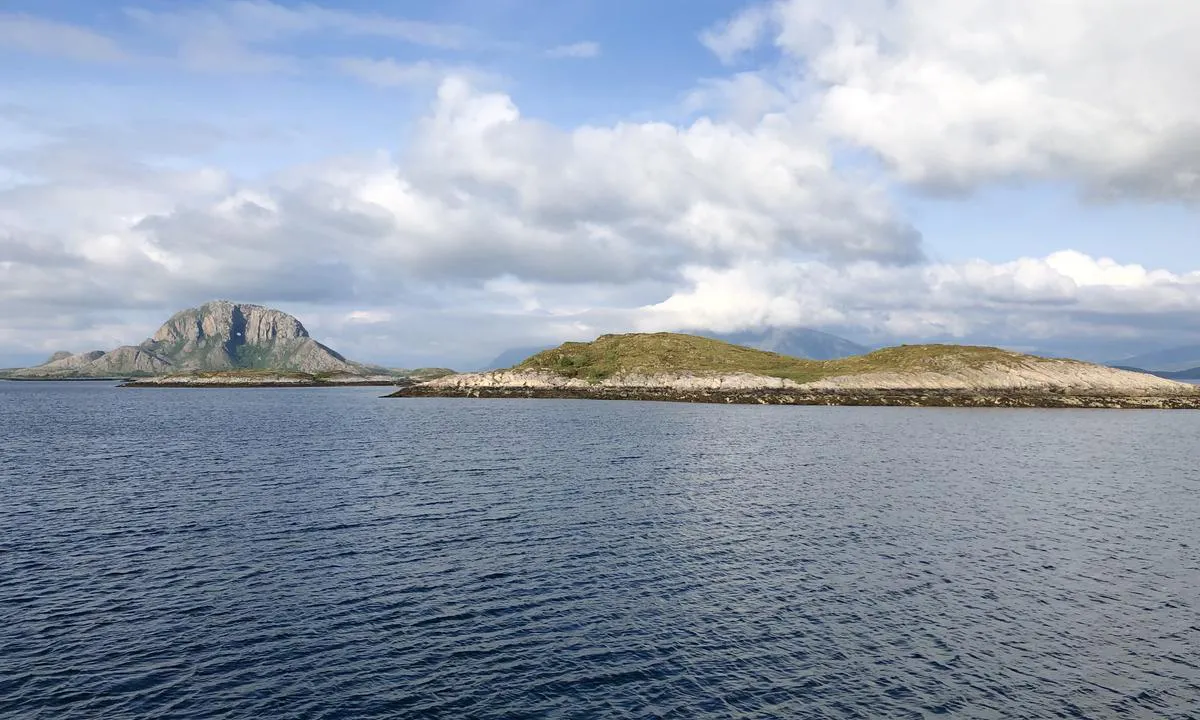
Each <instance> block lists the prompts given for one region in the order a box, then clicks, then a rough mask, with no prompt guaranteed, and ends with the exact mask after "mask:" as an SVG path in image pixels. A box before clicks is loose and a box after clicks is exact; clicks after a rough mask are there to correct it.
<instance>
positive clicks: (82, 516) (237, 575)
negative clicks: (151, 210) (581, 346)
mask: <svg viewBox="0 0 1200 720" xmlns="http://www.w3.org/2000/svg"><path fill="white" fill-rule="evenodd" d="M381 390H382V389H380V388H362V389H311V390H298V389H288V390H194V389H192V390H161V389H157V390H156V389H147V390H121V389H116V388H113V387H111V386H109V385H107V384H104V383H3V382H0V431H2V433H3V439H2V442H0V492H2V496H0V497H2V502H0V717H3V718H54V719H56V720H57V719H59V718H88V719H89V720H90V719H92V718H275V717H278V718H359V717H378V718H524V717H531V718H533V717H549V718H591V717H595V718H624V717H630V718H658V717H670V718H706V717H712V718H772V717H794V718H930V717H935V716H947V717H962V718H1018V717H1025V718H1055V717H1064V718H1194V717H1198V716H1200V468H1198V465H1197V454H1198V451H1200V413H1193V412H1185V411H1180V412H1150V411H1068V410H1051V411H1039V410H952V409H951V410H947V409H907V408H906V409H900V408H894V409H890V408H803V407H759V406H715V405H682V404H668V403H626V402H597V401H592V402H588V401H536V400H534V401H520V400H416V399H408V400H382V399H378V396H379V395H380V394H381Z"/></svg>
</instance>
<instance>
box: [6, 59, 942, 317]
mask: <svg viewBox="0 0 1200 720" xmlns="http://www.w3.org/2000/svg"><path fill="white" fill-rule="evenodd" d="M62 132H64V133H68V132H75V131H74V130H70V129H63V130H62ZM62 146H66V147H78V143H77V142H74V141H72V140H69V139H59V140H56V141H54V142H50V143H46V144H43V145H41V146H39V147H38V148H36V149H35V150H32V151H27V152H25V153H24V154H23V155H22V157H21V159H20V162H19V163H17V162H16V161H15V160H14V158H12V157H9V165H10V166H11V167H16V168H24V169H26V170H28V169H31V168H33V167H37V168H38V175H39V176H40V177H41V178H42V179H43V180H42V181H39V182H34V183H25V184H20V185H17V186H15V187H12V188H9V189H7V190H3V191H0V233H2V235H0V237H3V238H5V241H4V244H3V245H0V262H3V263H4V265H3V266H2V267H3V268H4V269H3V271H2V274H3V276H2V278H0V279H2V280H3V282H2V283H0V303H4V304H6V306H7V307H9V308H12V307H15V306H16V305H17V304H22V307H29V306H31V305H32V304H35V303H37V304H41V305H43V306H59V307H72V306H73V307H76V308H78V309H79V310H80V311H86V308H88V307H94V306H96V305H98V304H99V305H103V306H105V307H110V308H117V307H145V306H148V305H154V304H156V303H157V304H160V305H162V306H164V308H165V307H170V306H173V305H180V304H186V303H189V302H195V301H198V300H202V299H204V298H206V297H218V296H221V297H238V298H249V299H258V300H264V301H266V300H271V301H276V302H294V303H319V302H326V303H334V304H343V305H354V304H358V305H361V304H362V303H363V302H371V303H375V304H379V305H385V304H388V303H400V302H417V303H420V302H432V303H433V304H437V303H438V302H446V301H447V298H451V297H453V296H455V293H456V292H465V291H467V290H471V289H481V290H482V292H484V293H485V295H486V296H488V297H489V298H491V300H490V301H489V302H491V303H494V302H495V301H496V300H497V299H503V298H509V299H510V301H512V302H513V303H515V304H516V308H517V309H518V310H519V311H520V312H525V313H533V312H545V313H547V314H550V315H553V314H555V313H569V312H573V311H575V310H578V309H579V308H577V307H572V306H571V305H570V304H569V303H568V304H567V305H565V306H564V305H558V306H544V305H543V304H542V301H541V300H540V298H539V292H540V290H539V288H541V287H544V286H557V287H560V288H561V287H568V286H569V287H570V288H571V289H570V290H566V291H560V292H558V293H557V294H558V295H559V297H560V298H565V297H571V296H578V295H580V290H579V287H580V286H588V285H590V286H612V287H623V288H627V289H629V290H628V291H627V294H626V295H625V296H624V297H625V299H626V301H628V299H629V298H630V297H631V296H630V295H629V294H628V293H642V292H644V291H645V288H646V287H647V286H656V287H658V293H659V297H661V296H662V293H663V292H664V291H665V290H664V288H665V287H666V286H667V284H669V283H671V282H673V281H674V280H675V279H676V278H677V277H678V271H679V268H680V267H681V266H683V265H684V264H686V263H688V262H703V263H705V264H707V265H710V266H712V267H718V268H719V267H725V266H728V265H730V264H731V263H734V262H738V261H741V260H744V259H746V258H759V259H765V258H771V257H778V256H793V255H794V256H797V257H816V258H825V259H828V260H830V261H832V262H842V261H846V260H853V259H858V258H872V259H876V260H878V261H880V262H882V263H896V262H900V263H904V262H912V261H914V260H916V259H917V258H918V257H919V252H920V251H919V236H918V234H917V233H916V232H915V231H914V230H913V229H912V228H911V227H910V226H908V225H907V224H906V223H904V222H903V220H901V219H899V218H898V217H897V216H896V215H895V213H894V212H893V210H892V208H891V207H890V204H889V202H888V200H887V196H886V193H884V192H883V191H882V190H881V189H880V188H876V187H871V186H869V185H867V186H863V185H859V184H856V183H854V182H851V181H849V180H848V179H845V178H841V177H839V176H838V174H837V173H836V172H835V171H834V170H833V167H832V161H831V159H830V157H829V156H828V153H827V152H826V150H825V149H824V148H822V147H821V145H820V144H819V143H815V142H811V141H810V140H809V139H808V138H807V137H806V135H805V133H804V132H803V129H802V128H797V127H795V126H794V125H792V124H791V123H790V122H789V121H788V120H787V119H786V118H784V117H774V118H769V119H768V120H766V121H764V122H762V123H759V124H757V125H755V126H753V127H740V126H737V125H732V124H724V123H720V122H716V121H713V120H710V119H707V118H702V119H699V120H697V121H695V122H694V123H692V124H690V125H687V126H684V127H675V126H672V125H667V124H663V123H620V124H616V125H612V126H583V127H579V128H576V129H574V130H561V129H558V128H556V127H554V126H551V125H549V124H546V123H543V122H540V121H538V120H535V119H530V118H526V117H524V116H523V115H522V114H521V112H520V110H519V109H518V107H517V106H516V104H515V103H514V102H513V100H512V98H510V97H509V96H507V95H505V94H503V93H496V92H481V91H479V90H477V89H476V88H475V87H473V86H472V85H471V84H470V83H469V82H467V81H466V80H464V79H462V78H451V79H448V80H446V81H445V82H443V83H442V84H441V85H440V87H439V89H438V92H437V96H436V99H435V100H434V102H433V104H432V106H431V108H430V110H429V112H428V113H427V114H426V116H425V117H424V118H423V119H422V120H421V121H420V122H418V123H417V124H416V129H415V134H414V136H413V137H412V138H411V141H410V142H409V148H408V150H407V151H405V152H404V153H401V154H399V155H396V156H392V155H388V154H386V153H381V154H378V155H374V156H365V157H357V158H343V159H340V160H331V161H327V162H323V163H318V164H314V165H310V166H305V167H298V168H292V169H290V170H286V171H283V172H280V173H278V174H277V175H276V176H274V177H273V178H271V179H270V180H268V181H266V182H260V183H253V184H245V183H238V182H236V181H235V180H234V179H232V178H230V177H228V176H227V175H226V174H224V173H221V172H219V171H217V170H214V169H211V168H193V169H190V170H186V171H185V170H167V169H165V168H163V167H160V166H159V165H158V164H157V163H148V162H144V161H143V160H142V159H137V160H131V161H124V162H123V161H121V160H120V159H119V158H116V157H113V156H111V155H108V154H105V153H103V152H101V153H99V154H97V155H96V156H94V157H91V156H89V155H88V154H87V153H80V154H78V155H73V154H64V153H62V152H61V147H62ZM51 157H56V158H58V160H57V161H56V162H50V161H49V158H51ZM72 159H73V160H74V161H75V162H77V163H80V165H72V164H71V160H72ZM88 163H91V164H93V165H95V166H96V168H97V172H95V173H83V172H80V168H81V167H83V166H85V165H86V164H88ZM435 286H436V287H438V288H439V289H440V290H439V292H436V293H435V292H433V291H431V288H432V287H435ZM472 291H473V290H472ZM435 295H436V296H438V297H439V298H441V300H438V301H429V300H428V298H429V297H431V296H435ZM554 295H555V293H554V292H550V293H549V296H548V297H550V298H551V300H553V297H554ZM422 298H424V299H422ZM605 302H608V303H610V304H611V305H619V304H620V301H619V300H615V299H614V298H612V297H609V298H606V299H605ZM484 304H485V305H487V304H488V303H484ZM564 308H565V309H564Z"/></svg>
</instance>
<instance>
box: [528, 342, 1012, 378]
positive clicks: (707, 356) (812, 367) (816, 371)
mask: <svg viewBox="0 0 1200 720" xmlns="http://www.w3.org/2000/svg"><path fill="white" fill-rule="evenodd" d="M1029 357H1030V356H1027V355H1021V354H1019V353H1013V352H1008V351H1006V350H1000V349H998V348H990V347H975V346H970V345H901V346H899V347H893V348H885V349H883V350H876V351H875V352H872V353H868V354H866V355H856V356H852V357H847V358H840V359H837V360H805V359H801V358H795V357H790V356H787V355H779V354H777V353H773V352H767V351H765V350H755V349H753V348H748V347H743V346H741V345H731V344H729V343H727V342H722V341H720V340H714V339H712V338H707V337H700V336H698V335H684V334H680V333H666V332H662V333H630V334H624V335H602V336H601V337H599V338H597V339H596V340H594V341H593V342H569V343H564V344H563V345H561V346H559V347H557V348H554V349H552V350H546V351H544V352H541V353H538V354H537V355H534V356H533V357H531V358H529V359H528V360H525V361H524V362H522V363H521V364H519V365H517V366H516V367H515V368H513V369H514V370H518V371H534V370H540V371H545V372H551V373H554V374H556V375H561V376H563V377H569V378H579V379H582V380H588V381H593V382H597V381H600V380H604V379H606V378H610V377H615V376H620V375H654V374H659V373H694V374H734V373H746V374H750V375H761V376H764V377H774V378H784V379H787V380H792V381H795V382H798V383H808V382H815V381H817V380H822V379H824V378H829V377H840V376H846V375H861V374H866V373H884V372H903V373H913V372H925V371H929V372H937V371H939V370H947V369H955V370H957V369H962V368H964V367H973V366H984V365H990V366H995V365H998V364H1017V363H1020V362H1022V361H1023V360H1026V359H1028V358H1029Z"/></svg>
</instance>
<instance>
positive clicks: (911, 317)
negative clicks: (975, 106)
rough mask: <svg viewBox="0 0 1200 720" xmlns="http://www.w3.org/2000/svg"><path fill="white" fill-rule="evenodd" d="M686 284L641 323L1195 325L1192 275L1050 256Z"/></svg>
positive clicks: (1008, 330) (755, 271)
mask: <svg viewBox="0 0 1200 720" xmlns="http://www.w3.org/2000/svg"><path fill="white" fill-rule="evenodd" d="M684 274H685V276H686V277H687V279H688V282H687V286H686V287H685V288H682V289H680V290H677V291H676V292H675V293H674V294H672V295H671V296H670V297H669V298H667V299H666V300H664V301H662V302H660V303H654V304H651V305H647V306H645V307H643V308H642V309H641V310H640V311H639V313H638V321H637V322H638V325H639V327H640V328H641V329H645V330H660V329H678V328H689V327H708V328H713V329H717V330H738V329H743V328H747V327H761V326H769V325H780V326H796V325H806V326H852V327H857V328H861V329H864V330H866V331H868V332H871V333H873V334H875V335H878V336H882V337H904V338H911V339H929V338H940V337H957V338H964V337H984V336H990V337H993V338H1007V339H1020V340H1023V341H1030V340H1035V339H1041V338H1047V337H1071V336H1087V335H1094V334H1096V333H1097V331H1098V330H1100V329H1102V328H1107V331H1112V330H1116V331H1120V332H1122V333H1125V334H1127V335H1131V336H1132V335H1136V334H1138V333H1139V332H1141V331H1146V330H1150V328H1148V327H1145V323H1146V319H1147V318H1154V317H1159V318H1161V317H1173V318H1180V319H1181V320H1180V321H1177V324H1176V325H1175V327H1174V328H1173V331H1174V332H1191V333H1195V332H1197V331H1200V320H1197V319H1195V318H1197V314H1198V313H1200V272H1193V273H1185V274H1177V273H1171V272H1167V271H1164V270H1147V269H1145V268H1143V267H1141V266H1139V265H1121V264H1119V263H1117V262H1115V261H1113V260H1111V259H1108V258H1093V257H1090V256H1088V255H1085V254H1083V253H1079V252H1075V251H1061V252H1057V253H1053V254H1051V255H1048V256H1046V257H1043V258H1022V259H1019V260H1015V261H1012V262H1007V263H989V262H985V261H982V260H974V261H968V262H961V263H931V264H924V265H913V266H895V265H892V266H886V265H880V264H878V263H874V262H859V263H852V264H849V265H841V266H835V265H830V264H828V263H822V262H815V261H810V262H801V263H767V262H762V261H753V262H747V263H742V264H739V265H736V266H733V267H729V268H724V269H715V268H710V267H702V266H696V267H690V268H687V269H686V270H685V273H684Z"/></svg>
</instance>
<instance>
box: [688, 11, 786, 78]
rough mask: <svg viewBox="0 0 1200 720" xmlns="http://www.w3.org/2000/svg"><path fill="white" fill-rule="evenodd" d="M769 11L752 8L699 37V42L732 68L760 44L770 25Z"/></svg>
mask: <svg viewBox="0 0 1200 720" xmlns="http://www.w3.org/2000/svg"><path fill="white" fill-rule="evenodd" d="M772 10H773V7H772V6H770V5H751V6H749V7H747V8H746V9H744V10H742V11H741V12H739V13H737V14H736V15H734V16H733V17H731V18H729V19H728V20H725V21H724V22H721V23H719V24H717V25H716V26H714V27H712V28H709V29H708V30H706V31H704V32H703V33H701V34H700V42H702V43H703V44H704V46H705V47H707V48H708V49H709V50H711V51H712V52H713V53H714V54H715V55H716V56H717V57H719V58H720V59H721V62H723V63H726V64H731V63H733V62H734V61H736V60H737V59H738V58H739V57H740V56H741V55H742V54H743V53H745V52H746V51H748V50H751V49H753V48H754V47H756V46H757V45H758V44H759V43H760V42H762V40H763V38H764V37H765V36H766V33H767V31H768V30H769V28H770V25H771V19H772V18H771V16H772Z"/></svg>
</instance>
